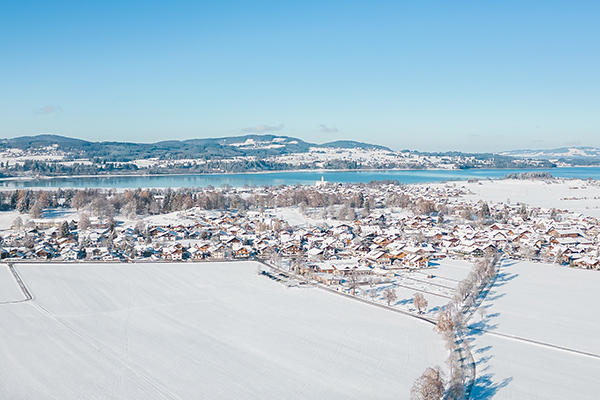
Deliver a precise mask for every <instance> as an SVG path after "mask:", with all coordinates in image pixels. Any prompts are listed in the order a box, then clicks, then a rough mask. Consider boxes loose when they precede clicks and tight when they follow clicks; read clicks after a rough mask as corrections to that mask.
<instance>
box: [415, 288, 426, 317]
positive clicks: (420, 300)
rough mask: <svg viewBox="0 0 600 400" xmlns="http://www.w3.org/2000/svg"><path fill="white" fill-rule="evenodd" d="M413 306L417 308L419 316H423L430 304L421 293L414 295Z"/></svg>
mask: <svg viewBox="0 0 600 400" xmlns="http://www.w3.org/2000/svg"><path fill="white" fill-rule="evenodd" d="M413 304H414V305H415V307H417V310H418V311H419V314H421V313H422V310H423V309H424V308H427V306H428V305H429V302H428V301H427V299H425V297H423V295H422V294H421V293H419V292H417V293H415V294H414V295H413Z"/></svg>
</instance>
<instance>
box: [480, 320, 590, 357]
mask: <svg viewBox="0 0 600 400" xmlns="http://www.w3.org/2000/svg"><path fill="white" fill-rule="evenodd" d="M470 329H471V330H472V331H475V332H483V333H489V334H490V335H494V336H500V337H503V338H507V339H512V340H518V341H520V342H525V343H532V344H536V345H538V346H543V347H549V348H551V349H556V350H562V351H566V352H569V353H574V354H579V355H582V356H586V357H593V358H598V359H600V354H595V353H590V352H587V351H582V350H576V349H571V348H569V347H564V346H559V345H557V344H552V343H547V342H542V341H539V340H535V339H528V338H526V337H522V336H517V335H511V334H508V333H500V332H494V331H488V330H486V329H478V328H473V327H471V328H470Z"/></svg>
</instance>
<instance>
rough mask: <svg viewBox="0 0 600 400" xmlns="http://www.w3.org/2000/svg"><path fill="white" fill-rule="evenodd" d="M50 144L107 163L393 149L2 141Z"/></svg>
mask: <svg viewBox="0 0 600 400" xmlns="http://www.w3.org/2000/svg"><path fill="white" fill-rule="evenodd" d="M48 147H53V148H55V149H56V150H60V151H62V152H64V153H68V154H69V155H70V156H71V157H72V158H73V159H90V160H98V161H106V162H127V161H131V160H137V159H147V158H160V159H173V160H180V159H204V160H215V159H222V158H231V157H244V156H257V157H268V156H277V155H283V154H293V153H304V152H307V151H309V149H310V148H311V147H312V148H332V147H336V148H337V147H339V148H360V149H373V150H386V151H392V150H390V149H389V148H387V147H384V146H380V145H374V144H368V143H361V142H354V141H337V142H331V143H324V144H315V143H309V142H305V141H303V140H302V139H298V138H293V137H288V136H275V135H245V136H236V137H224V138H208V139H189V140H168V141H161V142H157V143H128V142H91V141H87V140H81V139H73V138H68V137H63V136H58V135H38V136H22V137H17V138H12V139H2V140H1V141H0V151H1V150H7V149H20V150H24V151H30V150H35V149H43V148H48Z"/></svg>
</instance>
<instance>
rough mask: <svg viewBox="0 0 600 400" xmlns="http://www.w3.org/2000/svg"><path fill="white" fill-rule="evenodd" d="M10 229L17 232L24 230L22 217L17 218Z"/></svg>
mask: <svg viewBox="0 0 600 400" xmlns="http://www.w3.org/2000/svg"><path fill="white" fill-rule="evenodd" d="M10 227H11V229H13V230H15V231H20V230H21V229H22V228H23V219H21V217H17V218H15V219H14V221H13V222H12V224H11V225H10Z"/></svg>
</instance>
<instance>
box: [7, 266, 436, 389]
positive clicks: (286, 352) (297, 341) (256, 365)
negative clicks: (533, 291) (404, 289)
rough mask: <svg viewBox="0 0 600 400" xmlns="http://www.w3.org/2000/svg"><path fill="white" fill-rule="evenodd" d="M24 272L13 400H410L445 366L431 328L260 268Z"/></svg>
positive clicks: (10, 376) (11, 378) (10, 322)
mask: <svg viewBox="0 0 600 400" xmlns="http://www.w3.org/2000/svg"><path fill="white" fill-rule="evenodd" d="M16 268H17V269H18V271H19V272H20V274H21V276H22V278H23V280H24V282H25V283H26V284H27V285H28V287H29V290H30V291H31V292H32V294H33V295H34V300H33V301H30V302H26V303H20V304H14V305H13V304H7V305H2V306H0V318H2V320H3V324H1V325H0V332H1V335H2V339H3V340H2V341H1V342H0V343H1V344H0V354H1V356H2V358H3V360H5V362H3V363H2V364H1V366H0V376H2V377H3V382H4V383H3V385H2V386H1V387H0V397H1V398H36V399H43V398H61V399H74V398H144V399H152V398H165V397H166V398H213V399H233V398H236V399H237V398H244V399H282V398H298V399H319V398H327V399H337V398H339V399H342V398H343V399H347V398H356V397H360V398H365V399H368V398H372V399H384V398H398V397H404V396H406V395H407V393H408V392H409V389H410V387H411V385H412V383H413V381H414V379H415V378H416V377H417V376H418V375H419V374H420V373H421V372H422V371H423V370H424V369H425V367H427V366H430V365H436V364H439V365H443V360H444V358H445V356H446V354H445V350H444V348H443V344H442V341H441V340H440V339H439V338H438V336H437V334H436V333H435V332H434V331H433V329H432V326H431V325H430V324H428V323H425V322H422V321H419V320H415V319H413V318H408V317H406V316H402V315H399V314H396V313H392V312H389V311H386V310H382V309H379V308H377V307H373V306H370V305H367V304H363V303H359V302H354V301H349V300H348V299H345V298H343V297H340V296H335V295H332V294H330V293H326V292H324V291H321V290H317V289H287V288H285V287H284V286H282V285H280V284H277V283H274V282H273V281H271V280H269V279H265V278H264V277H261V276H259V275H257V274H256V264H255V263H248V262H247V263H242V262H238V263H218V264H209V263H203V264H190V263H185V264H182V263H179V264H93V265H88V264H62V265H61V264H52V265H47V264H35V265H33V264H32V265H26V264H19V265H17V266H16ZM0 277H2V278H3V279H4V275H2V276H0ZM15 332H18V334H14V333H15ZM6 360H7V361H6Z"/></svg>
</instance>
